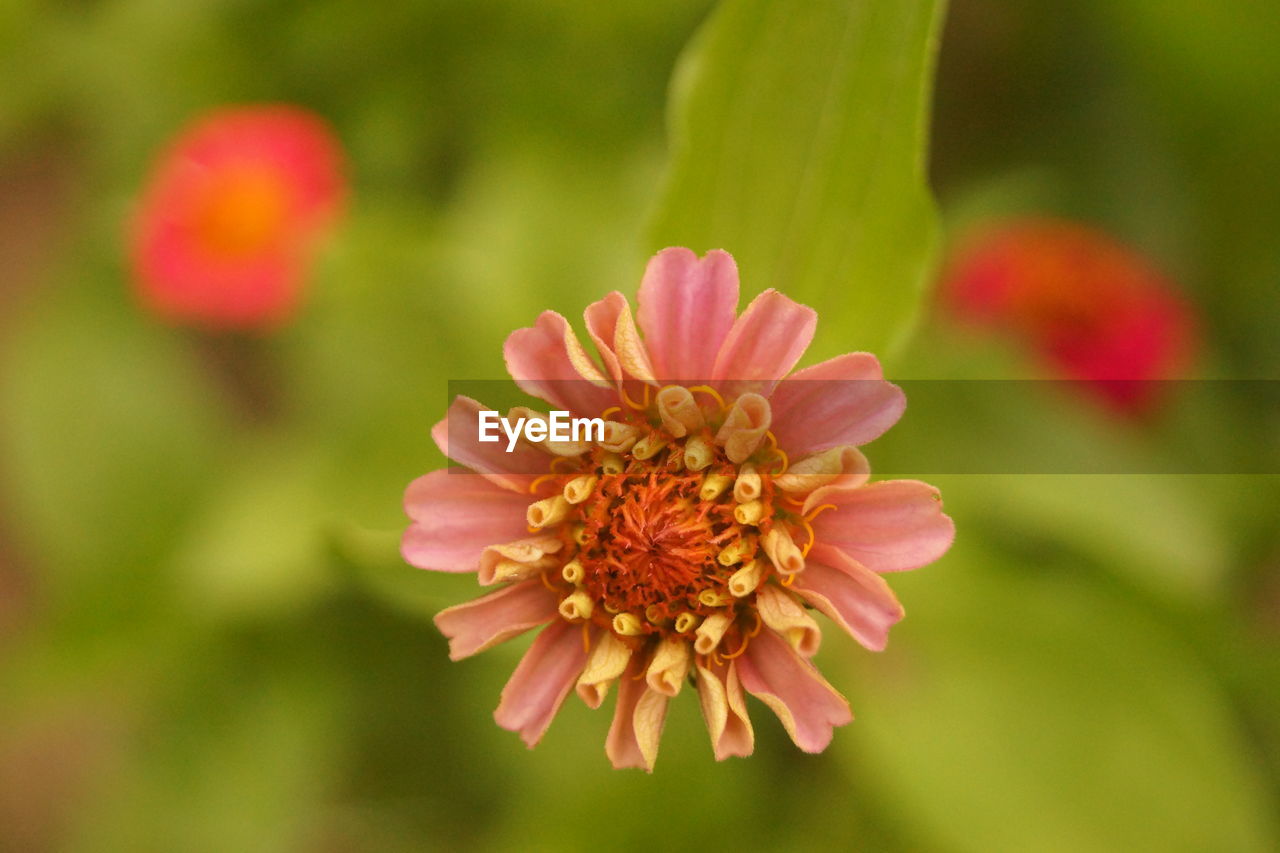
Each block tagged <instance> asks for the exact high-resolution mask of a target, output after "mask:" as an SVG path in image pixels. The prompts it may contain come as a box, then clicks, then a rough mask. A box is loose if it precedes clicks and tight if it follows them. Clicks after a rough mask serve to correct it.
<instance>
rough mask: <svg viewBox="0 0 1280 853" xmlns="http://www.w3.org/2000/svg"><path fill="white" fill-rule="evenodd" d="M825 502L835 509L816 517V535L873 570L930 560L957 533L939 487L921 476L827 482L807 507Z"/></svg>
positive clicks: (896, 568) (910, 566)
mask: <svg viewBox="0 0 1280 853" xmlns="http://www.w3.org/2000/svg"><path fill="white" fill-rule="evenodd" d="M827 503H829V504H833V505H834V506H835V509H833V510H829V511H827V512H824V513H822V514H821V515H819V516H818V517H817V518H816V519H814V521H813V529H814V532H815V534H816V537H817V541H818V542H821V543H822V544H824V545H830V546H833V547H835V548H839V549H840V550H841V551H843V552H844V553H845V554H847V555H848V556H849V557H851V558H853V559H854V560H856V561H857V562H859V563H861V564H862V565H864V566H866V567H867V568H868V569H871V570H872V571H875V572H897V571H903V570H905V569H915V568H919V567H920V566H923V565H926V564H928V563H932V562H933V561H934V560H936V559H938V558H939V557H941V556H942V555H943V554H945V553H946V551H947V549H948V548H950V547H951V542H952V540H953V539H955V534H956V528H955V524H954V523H952V521H951V519H950V518H949V517H948V516H946V515H944V514H943V512H942V498H941V496H940V495H939V494H938V490H937V489H935V488H934V487H933V486H930V485H929V484H928V483H921V482H920V481H919V480H884V481H882V482H879V483H870V484H868V485H864V486H856V487H855V486H844V485H832V486H827V487H825V488H822V489H818V490H817V491H816V492H814V493H813V494H812V495H810V496H809V498H808V500H807V501H806V502H805V511H806V512H808V511H809V509H811V508H812V507H811V506H810V504H813V505H814V506H818V505H820V504H827Z"/></svg>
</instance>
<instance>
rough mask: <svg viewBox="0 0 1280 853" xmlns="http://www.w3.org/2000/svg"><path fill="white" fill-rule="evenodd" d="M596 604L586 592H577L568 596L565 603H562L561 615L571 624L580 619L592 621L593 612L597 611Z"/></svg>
mask: <svg viewBox="0 0 1280 853" xmlns="http://www.w3.org/2000/svg"><path fill="white" fill-rule="evenodd" d="M595 606H596V605H595V602H594V601H592V600H591V596H589V595H587V593H586V591H585V590H581V589H579V590H576V591H575V592H571V593H570V594H569V595H567V596H566V597H565V599H564V601H561V602H560V607H559V608H557V609H558V610H559V611H560V615H561V616H563V617H564V618H565V619H567V620H569V621H570V622H574V621H576V620H578V619H590V618H591V613H592V611H594V610H595Z"/></svg>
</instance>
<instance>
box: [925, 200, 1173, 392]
mask: <svg viewBox="0 0 1280 853" xmlns="http://www.w3.org/2000/svg"><path fill="white" fill-rule="evenodd" d="M943 292H944V294H945V296H946V297H947V299H948V302H949V304H950V306H951V308H952V310H953V311H954V313H955V314H956V315H957V316H959V317H960V318H962V319H964V320H966V321H969V322H971V323H974V324H978V325H982V326H988V327H995V328H1001V329H1004V330H1007V331H1009V332H1011V333H1012V334H1013V335H1014V336H1016V337H1018V338H1020V339H1021V340H1023V341H1024V342H1025V343H1026V344H1027V345H1028V346H1029V347H1030V348H1031V349H1033V350H1034V351H1035V352H1036V353H1037V354H1038V355H1039V356H1040V358H1041V359H1042V360H1043V361H1044V362H1046V363H1047V364H1048V365H1049V366H1050V367H1051V368H1053V370H1054V371H1055V373H1057V374H1058V375H1060V376H1062V377H1063V378H1065V379H1071V380H1079V381H1084V382H1087V383H1089V385H1088V387H1089V388H1091V389H1092V390H1093V391H1094V392H1095V393H1096V395H1097V396H1098V397H1099V399H1101V400H1102V401H1103V402H1105V403H1106V404H1108V405H1110V406H1111V407H1112V408H1113V409H1115V410H1117V411H1119V412H1121V413H1126V414H1136V413H1140V412H1143V411H1145V410H1148V409H1149V408H1150V406H1151V405H1152V404H1153V403H1154V402H1155V401H1156V399H1157V398H1158V395H1157V393H1156V391H1157V388H1158V383H1157V380H1165V379H1173V378H1176V377H1177V375H1178V371H1179V370H1180V369H1181V368H1182V367H1183V366H1185V365H1186V363H1187V362H1188V361H1189V360H1190V355H1191V352H1192V350H1193V348H1194V340H1193V338H1194V335H1193V325H1194V324H1193V320H1194V314H1193V311H1192V309H1191V307H1190V305H1189V304H1188V303H1187V301H1186V300H1185V299H1184V298H1183V297H1182V296H1180V295H1179V293H1178V292H1177V290H1176V289H1175V288H1174V286H1173V285H1172V284H1171V283H1170V282H1169V281H1168V280H1167V279H1166V278H1165V277H1164V276H1162V275H1161V274H1160V273H1158V272H1157V271H1156V270H1155V269H1154V268H1153V267H1152V265H1151V263H1150V262H1149V261H1147V259H1145V258H1144V257H1142V256H1141V255H1139V254H1138V253H1136V252H1134V251H1131V250H1129V249H1127V248H1125V247H1124V246H1121V245H1119V244H1118V243H1116V242H1115V240H1113V239H1112V238H1111V237H1109V236H1108V235H1106V234H1104V233H1102V232H1101V231H1097V230H1094V229H1092V228H1087V227H1085V226H1082V225H1076V224H1074V223H1070V222H1059V221H1054V220H1031V221H1025V222H1018V223H1014V224H1011V225H1007V226H1004V227H1001V228H998V229H995V230H993V231H991V232H989V233H987V234H986V235H985V236H981V237H979V238H978V239H976V240H973V241H970V242H968V243H967V244H965V245H963V246H962V247H961V249H960V251H959V252H957V254H956V257H955V259H954V260H953V262H952V264H951V266H950V271H949V272H948V274H947V275H946V276H945V279H944V287H943Z"/></svg>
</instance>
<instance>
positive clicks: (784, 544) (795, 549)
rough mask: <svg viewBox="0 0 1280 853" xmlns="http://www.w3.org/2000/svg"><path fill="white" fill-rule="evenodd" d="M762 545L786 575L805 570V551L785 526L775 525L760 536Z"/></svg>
mask: <svg viewBox="0 0 1280 853" xmlns="http://www.w3.org/2000/svg"><path fill="white" fill-rule="evenodd" d="M760 547H761V548H763V549H764V553H765V555H766V556H768V558H769V560H770V561H771V562H772V563H773V567H774V568H775V569H777V570H778V571H779V572H781V573H782V574H784V575H794V574H795V573H796V572H799V571H803V570H804V552H802V551H801V550H800V546H799V545H797V544H796V542H795V540H794V539H792V538H791V534H790V533H788V532H787V529H786V528H785V527H782V526H781V525H775V526H774V528H773V529H772V530H770V531H769V532H768V533H766V534H765V535H764V536H761V537H760Z"/></svg>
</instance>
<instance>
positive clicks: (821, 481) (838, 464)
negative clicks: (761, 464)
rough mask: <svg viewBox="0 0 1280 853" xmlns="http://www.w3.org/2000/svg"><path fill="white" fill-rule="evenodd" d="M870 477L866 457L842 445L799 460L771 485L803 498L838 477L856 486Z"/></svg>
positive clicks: (869, 468) (854, 449)
mask: <svg viewBox="0 0 1280 853" xmlns="http://www.w3.org/2000/svg"><path fill="white" fill-rule="evenodd" d="M870 476H871V463H869V462H868V461H867V457H865V456H863V455H862V453H861V451H859V450H858V448H856V447H850V446H848V445H844V446H841V447H833V448H831V449H830V450H824V451H823V452H821V453H816V454H814V455H813V456H810V457H808V458H805V459H801V460H800V461H799V462H796V463H795V464H793V465H792V466H791V467H790V468H788V469H787V472H786V473H785V474H783V475H782V476H781V477H775V478H774V481H773V484H774V485H775V486H777V487H778V488H779V489H782V490H783V491H786V492H791V493H792V494H796V495H804V494H808V493H809V492H812V491H813V490H814V489H818V488H821V487H822V486H826V485H830V484H831V483H833V482H835V480H836V479H837V478H840V477H844V481H843V482H845V483H846V484H855V483H856V484H857V485H859V486H860V485H862V484H863V483H865V482H866V481H867V478H868V477H870Z"/></svg>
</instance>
